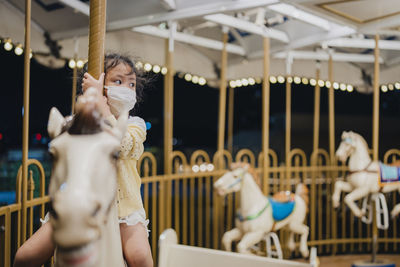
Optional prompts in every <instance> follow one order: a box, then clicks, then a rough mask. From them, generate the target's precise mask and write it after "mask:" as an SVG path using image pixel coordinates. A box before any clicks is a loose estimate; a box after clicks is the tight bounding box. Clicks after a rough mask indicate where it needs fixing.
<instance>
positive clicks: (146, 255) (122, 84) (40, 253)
mask: <svg viewBox="0 0 400 267" xmlns="http://www.w3.org/2000/svg"><path fill="white" fill-rule="evenodd" d="M104 70H105V74H104V73H103V74H101V75H100V78H99V80H96V79H95V78H93V77H92V76H91V75H90V74H89V73H85V74H84V75H83V77H82V83H81V85H82V90H83V91H85V90H86V89H88V88H89V87H95V88H97V89H98V90H100V91H103V88H104V93H105V96H104V99H103V100H104V101H101V103H100V104H99V105H100V110H101V112H102V113H103V117H104V118H106V120H107V121H108V122H109V123H110V124H112V125H114V124H115V123H116V119H117V118H118V117H119V115H120V114H121V112H122V111H123V110H124V109H125V108H128V109H129V110H132V109H133V108H134V106H135V104H136V101H140V100H141V98H142V93H143V81H144V79H143V78H142V76H141V73H140V72H139V71H138V70H137V69H136V67H135V64H134V63H133V61H132V60H131V59H130V58H129V57H127V56H122V55H119V54H108V55H106V56H105V60H104ZM145 138H146V125H145V122H144V121H143V119H141V118H139V117H132V116H129V119H128V127H127V132H126V134H125V136H124V138H123V140H122V142H121V149H120V154H119V159H118V160H117V175H118V192H117V205H118V219H119V222H120V231H121V242H122V250H123V254H124V258H125V261H126V262H127V264H128V266H129V267H150V266H153V259H152V255H151V250H150V245H149V242H148V229H147V225H148V220H146V213H145V210H144V208H143V204H142V199H141V195H140V184H141V181H140V177H139V174H138V171H137V169H136V162H137V160H138V159H139V157H140V156H141V154H142V153H143V142H144V140H145ZM46 217H48V216H46ZM46 221H47V220H46V219H45V222H44V224H43V225H42V227H41V228H40V229H39V230H38V231H36V233H35V234H34V235H32V237H31V238H30V239H28V240H27V241H26V242H25V243H24V244H23V245H22V246H21V247H20V248H19V249H18V251H17V253H16V255H15V260H14V267H19V266H41V265H42V264H44V263H45V262H46V261H47V260H48V259H49V258H50V257H51V256H52V255H53V252H54V244H53V241H52V240H51V234H52V228H51V225H50V224H49V223H46Z"/></svg>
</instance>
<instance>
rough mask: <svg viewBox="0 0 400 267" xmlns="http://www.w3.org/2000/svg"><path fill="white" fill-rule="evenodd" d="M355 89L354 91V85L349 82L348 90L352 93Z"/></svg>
mask: <svg viewBox="0 0 400 267" xmlns="http://www.w3.org/2000/svg"><path fill="white" fill-rule="evenodd" d="M353 91H354V88H353V86H352V85H351V84H348V85H347V92H349V93H351V92H353Z"/></svg>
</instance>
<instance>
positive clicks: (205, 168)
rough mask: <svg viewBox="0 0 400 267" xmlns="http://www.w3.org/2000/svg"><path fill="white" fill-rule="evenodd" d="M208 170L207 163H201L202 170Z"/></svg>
mask: <svg viewBox="0 0 400 267" xmlns="http://www.w3.org/2000/svg"><path fill="white" fill-rule="evenodd" d="M206 170H207V165H206V164H204V163H203V164H201V165H200V171H201V172H205V171H206Z"/></svg>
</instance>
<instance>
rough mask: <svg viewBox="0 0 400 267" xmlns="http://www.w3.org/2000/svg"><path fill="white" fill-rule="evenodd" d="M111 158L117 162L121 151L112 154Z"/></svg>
mask: <svg viewBox="0 0 400 267" xmlns="http://www.w3.org/2000/svg"><path fill="white" fill-rule="evenodd" d="M111 158H112V159H113V160H117V159H118V158H119V151H114V152H112V153H111Z"/></svg>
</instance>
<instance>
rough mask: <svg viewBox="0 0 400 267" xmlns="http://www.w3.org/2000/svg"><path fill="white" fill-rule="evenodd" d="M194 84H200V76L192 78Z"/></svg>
mask: <svg viewBox="0 0 400 267" xmlns="http://www.w3.org/2000/svg"><path fill="white" fill-rule="evenodd" d="M192 83H194V84H197V83H199V76H196V75H194V76H193V77H192Z"/></svg>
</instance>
